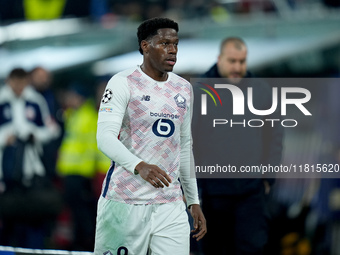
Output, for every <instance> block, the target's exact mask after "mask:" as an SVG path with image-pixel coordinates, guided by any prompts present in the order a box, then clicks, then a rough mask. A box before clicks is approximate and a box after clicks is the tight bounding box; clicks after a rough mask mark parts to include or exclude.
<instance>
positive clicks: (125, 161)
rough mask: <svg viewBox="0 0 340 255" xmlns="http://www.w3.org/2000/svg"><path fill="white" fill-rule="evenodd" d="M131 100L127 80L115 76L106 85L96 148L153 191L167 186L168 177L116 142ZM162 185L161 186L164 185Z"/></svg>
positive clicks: (100, 109) (99, 118)
mask: <svg viewBox="0 0 340 255" xmlns="http://www.w3.org/2000/svg"><path fill="white" fill-rule="evenodd" d="M129 99H130V91H129V88H128V86H127V84H126V80H125V79H124V78H122V77H117V76H114V77H113V78H112V79H111V80H110V81H109V83H108V85H107V87H106V89H105V92H104V95H103V99H102V102H101V105H100V108H99V114H98V128H97V145H98V148H99V150H100V151H102V152H103V153H104V154H105V155H106V156H107V157H109V158H110V159H111V160H113V161H114V162H117V163H118V164H120V165H121V166H123V167H124V168H125V169H127V170H128V171H130V172H132V173H134V174H138V173H139V174H140V176H141V177H142V178H143V179H144V180H146V181H147V182H149V183H150V184H151V185H153V186H154V187H156V188H159V187H161V188H162V187H164V185H166V186H169V183H170V182H171V179H170V177H169V176H168V175H167V174H166V173H165V171H163V170H162V169H160V168H159V167H158V166H155V165H151V164H147V163H146V162H144V161H142V159H140V158H138V157H137V156H136V155H134V154H133V153H132V152H131V151H130V150H128V149H127V148H126V147H125V146H124V144H123V143H121V142H120V141H119V139H118V135H119V132H120V128H121V125H122V121H123V118H124V115H125V111H126V108H127V106H128V103H129ZM163 184H164V185H163Z"/></svg>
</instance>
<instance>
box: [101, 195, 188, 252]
mask: <svg viewBox="0 0 340 255" xmlns="http://www.w3.org/2000/svg"><path fill="white" fill-rule="evenodd" d="M189 246H190V226H189V222H188V214H187V212H186V206H185V204H184V202H183V201H177V202H173V203H166V204H152V205H130V204H125V203H119V202H115V201H112V200H108V199H105V198H103V197H100V199H99V202H98V214H97V226H96V241H95V249H94V254H95V255H146V254H147V252H149V253H148V254H149V255H167V254H169V255H174V254H176V255H188V254H189V250H190V247H189Z"/></svg>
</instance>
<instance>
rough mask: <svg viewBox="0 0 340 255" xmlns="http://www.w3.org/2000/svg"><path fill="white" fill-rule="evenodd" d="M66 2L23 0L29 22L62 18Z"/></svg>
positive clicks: (56, 0)
mask: <svg viewBox="0 0 340 255" xmlns="http://www.w3.org/2000/svg"><path fill="white" fill-rule="evenodd" d="M65 3H66V0H23V6H24V11H25V17H26V19H27V20H50V19H57V18H61V16H62V14H63V12H64V7H65Z"/></svg>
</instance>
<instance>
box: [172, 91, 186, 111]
mask: <svg viewBox="0 0 340 255" xmlns="http://www.w3.org/2000/svg"><path fill="white" fill-rule="evenodd" d="M174 99H175V101H176V104H177V106H178V107H181V108H184V109H185V107H186V102H187V100H186V99H185V98H184V97H183V96H182V95H181V94H179V93H178V94H177V95H176V96H175V97H174Z"/></svg>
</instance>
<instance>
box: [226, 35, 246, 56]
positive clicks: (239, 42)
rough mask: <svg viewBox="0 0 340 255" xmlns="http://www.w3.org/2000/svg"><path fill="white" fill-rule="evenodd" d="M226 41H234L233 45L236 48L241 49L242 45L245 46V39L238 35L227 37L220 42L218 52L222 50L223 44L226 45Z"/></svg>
mask: <svg viewBox="0 0 340 255" xmlns="http://www.w3.org/2000/svg"><path fill="white" fill-rule="evenodd" d="M228 43H234V46H235V47H236V48H237V49H241V47H242V46H245V47H247V45H246V43H245V41H244V40H243V39H242V38H240V37H227V38H225V39H224V40H223V41H222V42H221V46H220V53H222V52H223V49H224V46H226V45H227V44H228Z"/></svg>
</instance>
